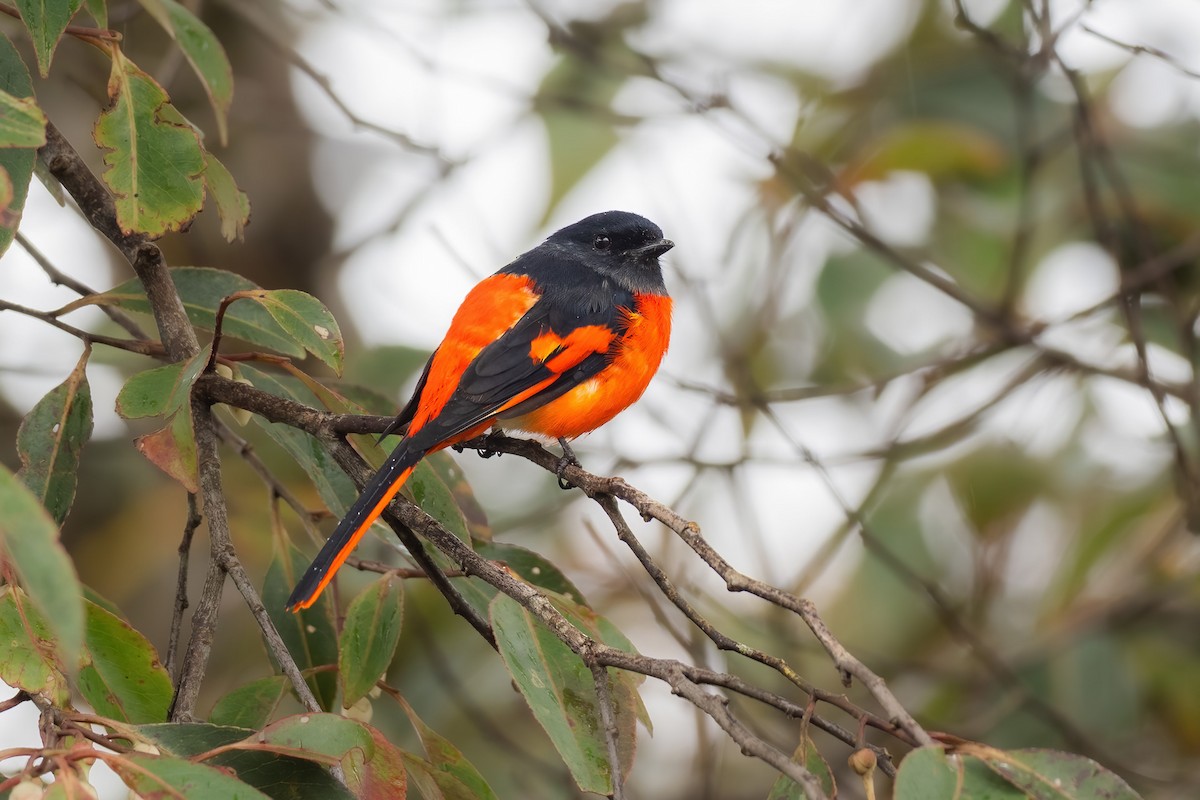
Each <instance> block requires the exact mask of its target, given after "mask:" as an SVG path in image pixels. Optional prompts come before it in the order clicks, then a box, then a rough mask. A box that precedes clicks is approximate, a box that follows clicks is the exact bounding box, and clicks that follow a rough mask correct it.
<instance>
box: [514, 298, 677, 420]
mask: <svg viewBox="0 0 1200 800" xmlns="http://www.w3.org/2000/svg"><path fill="white" fill-rule="evenodd" d="M624 313H625V314H626V315H627V318H628V322H629V327H628V329H627V330H626V332H625V335H624V336H622V337H621V338H620V339H617V340H616V341H615V342H613V345H612V346H611V347H610V350H609V356H610V358H611V361H610V362H609V364H608V366H607V367H605V368H604V369H603V370H601V372H600V373H599V374H598V375H596V376H595V377H594V378H592V379H591V380H588V381H584V382H583V383H581V384H580V385H579V386H576V387H575V388H574V389H572V390H571V391H569V392H567V393H566V394H564V395H563V396H562V397H558V398H555V399H554V400H551V401H550V402H549V403H547V404H546V405H544V406H542V407H541V408H539V409H536V410H535V411H531V412H529V413H528V414H525V415H523V416H521V417H517V418H515V419H511V420H505V421H504V423H503V424H504V427H505V428H510V429H514V430H522V431H529V432H530V433H540V434H543V435H546V436H553V437H555V438H558V437H562V438H566V439H573V438H575V437H576V436H580V435H582V434H585V433H587V432H589V431H592V430H595V429H596V428H599V427H600V426H601V425H603V424H604V423H606V422H608V421H609V420H610V419H612V418H613V417H615V416H616V415H617V414H619V413H621V412H622V411H624V410H625V409H626V408H628V407H629V406H630V405H632V404H633V403H634V402H635V401H636V400H637V399H638V398H639V397H641V396H642V393H643V392H644V391H646V387H647V386H648V385H649V384H650V379H651V378H653V377H654V373H655V372H657V371H658V365H659V364H660V363H662V358H663V355H664V354H665V353H666V352H667V344H668V343H669V341H670V339H671V298H669V297H665V296H663V295H651V294H642V295H636V296H635V297H634V308H633V309H630V310H627V311H624Z"/></svg>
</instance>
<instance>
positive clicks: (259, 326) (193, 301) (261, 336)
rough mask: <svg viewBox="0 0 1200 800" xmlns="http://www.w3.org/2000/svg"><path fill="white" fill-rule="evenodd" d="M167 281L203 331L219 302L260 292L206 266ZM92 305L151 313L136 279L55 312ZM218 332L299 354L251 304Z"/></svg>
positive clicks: (181, 270)
mask: <svg viewBox="0 0 1200 800" xmlns="http://www.w3.org/2000/svg"><path fill="white" fill-rule="evenodd" d="M2 153H3V151H0V154H2ZM171 281H172V282H173V283H174V284H175V290H176V291H177V292H179V299H180V300H182V301H183V310H184V311H186V312H187V315H188V321H190V322H191V323H192V324H193V325H195V326H196V327H197V328H200V329H201V330H206V331H211V330H213V329H214V328H215V327H216V319H217V309H218V308H219V307H220V305H221V300H222V299H224V298H225V297H227V296H229V295H231V294H233V293H234V292H244V291H249V290H253V289H257V288H259V287H258V286H257V284H255V283H254V282H253V281H250V280H247V279H246V278H243V277H242V276H241V275H237V274H234V273H232V272H226V271H225V270H220V269H213V268H211V267H176V268H174V269H172V270H171ZM91 305H102V306H119V307H121V308H123V309H125V310H127V311H133V312H135V313H139V314H151V313H152V309H151V308H150V301H149V300H147V299H146V290H145V289H143V288H142V283H141V281H139V280H138V279H137V278H133V279H131V280H128V281H125V283H122V284H121V285H119V286H114V287H113V288H112V289H109V290H108V291H107V292H101V293H100V294H91V295H88V296H87V297H81V298H79V299H78V300H75V301H74V302H71V303H68V304H67V305H65V306H63V307H62V308H60V309H58V311H56V312H55V314H56V316H62V315H63V314H66V313H69V312H71V311H74V310H76V309H78V308H82V307H84V306H91ZM221 329H222V331H224V333H225V335H226V336H236V337H237V338H239V339H243V340H245V341H247V342H251V343H252V344H256V345H260V346H262V347H267V348H270V349H271V350H274V351H275V352H277V353H283V354H284V355H289V356H302V355H304V348H303V347H301V346H300V345H298V344H296V343H295V342H294V341H292V338H291V336H289V335H288V334H287V333H285V332H284V330H283V329H282V328H280V327H279V324H278V323H276V322H275V320H274V319H272V318H271V315H270V314H269V313H267V310H266V309H264V308H262V307H261V306H259V305H257V304H256V303H234V304H233V305H231V306H229V308H227V309H226V310H225V317H224V319H223V320H222V324H221Z"/></svg>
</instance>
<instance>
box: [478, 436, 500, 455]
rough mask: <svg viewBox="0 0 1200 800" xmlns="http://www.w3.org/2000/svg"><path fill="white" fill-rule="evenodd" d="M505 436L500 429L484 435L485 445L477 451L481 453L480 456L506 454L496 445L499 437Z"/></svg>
mask: <svg viewBox="0 0 1200 800" xmlns="http://www.w3.org/2000/svg"><path fill="white" fill-rule="evenodd" d="M503 437H504V434H503V433H501V432H500V431H497V430H491V431H488V432H487V434H486V435H484V437H483V447H481V448H479V450H477V451H476V452H478V453H479V457H480V458H491V457H492V456H501V455H504V454H503V453H502V452H500V448H498V447H496V442H497V441H498V439H500V438H503Z"/></svg>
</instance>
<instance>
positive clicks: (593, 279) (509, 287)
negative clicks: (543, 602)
mask: <svg viewBox="0 0 1200 800" xmlns="http://www.w3.org/2000/svg"><path fill="white" fill-rule="evenodd" d="M674 246H675V244H674V242H672V241H671V240H670V239H666V238H664V237H663V232H662V229H661V228H659V227H658V226H657V225H655V224H654V223H653V222H651V221H650V220H648V219H646V218H645V217H642V216H639V215H637V214H634V213H630V212H627V211H605V212H601V213H598V214H593V215H591V216H589V217H585V218H584V219H582V220H580V221H578V222H576V223H574V224H572V225H568V226H566V227H565V228H562V229H561V230H558V231H556V232H554V233H553V234H551V235H550V236H549V237H548V238H547V239H546V240H545V241H544V242H542V243H541V244H539V245H537V246H536V247H534V248H533V249H531V250H529V251H527V252H525V253H524V254H522V255H520V256H518V257H517V258H516V259H514V260H513V261H512V262H510V263H509V264H508V265H507V266H505V267H503V268H501V269H500V270H499V271H498V272H496V273H494V274H493V275H490V276H489V277H487V278H484V279H483V280H482V281H480V282H479V283H478V284H476V285H475V287H474V288H473V289H471V291H470V292H468V293H467V296H466V297H465V298H464V299H463V301H462V304H461V305H460V306H459V308H458V311H457V312H455V314H454V317H453V319H452V321H451V322H450V328H449V330H448V331H447V332H446V335H445V338H444V339H443V340H442V342H441V344H439V345H438V347H437V349H436V350H434V352H433V354H432V355H431V356H430V358H429V361H428V362H427V363H426V364H425V368H424V370H423V372H422V373H421V376H420V378H419V379H418V381H417V385H416V388H415V389H414V391H413V394H412V398H411V399H410V400H409V401H408V403H407V405H405V407H404V408H403V409H402V410H401V411H400V414H399V415H398V416H397V417H396V418H395V420H393V421H392V423H391V424H390V425H389V427H388V429H387V433H391V432H394V431H397V430H400V429H404V428H406V430H404V435H403V438H402V439H401V440H400V442H399V443H398V444H397V445H396V447H395V449H393V450H392V453H391V455H389V456H388V458H387V461H385V462H384V464H383V466H381V467H380V468H379V470H378V471H377V472H376V473H375V475H374V476H373V477H372V478H371V479H370V481H368V482H367V484H366V485H365V486H364V487H363V490H362V493H361V494H360V495H359V497H358V499H357V500H355V502H354V504H353V505H352V506H351V507H350V509H349V511H347V512H346V515H345V516H344V517H343V518H342V519H341V521H340V522H339V523H338V525H337V527H336V528H335V529H334V531H333V533H332V534H331V535H330V537H329V539H328V540H327V541H326V542H325V545H324V546H323V547H322V548H321V551H320V553H318V555H317V557H316V558H315V559H314V560H313V562H312V564H311V565H310V566H309V568H308V569H307V570H306V571H305V573H304V575H303V576H301V578H300V580H299V581H298V582H297V584H296V588H295V590H294V591H293V592H292V594H291V596H290V597H289V598H288V601H287V609H288V610H289V611H300V610H302V609H305V608H308V607H309V606H311V605H312V604H313V603H315V602H316V601H317V598H318V597H319V596H320V595H321V593H322V592H323V591H324V590H325V588H326V587H327V586H328V585H329V582H330V581H331V580H332V579H333V576H334V574H335V573H336V572H337V570H338V568H339V567H341V565H342V564H343V563H344V562H345V560H346V558H347V556H349V555H350V552H351V551H352V550H353V549H354V547H355V545H356V544H357V543H358V541H359V540H360V539H361V538H362V536H363V534H364V533H365V532H366V531H367V529H368V528H370V526H371V524H372V523H373V522H374V521H375V519H376V518H378V517H379V515H380V514H381V513H383V510H384V509H385V508H386V507H387V505H388V503H390V502H391V500H392V498H393V497H394V496H395V495H396V493H397V492H398V491H400V489H401V487H403V486H404V483H405V481H406V480H408V477H409V476H410V475H411V474H412V472H413V470H414V469H415V468H416V466H417V464H418V463H419V462H420V461H421V459H422V458H424V457H425V456H427V455H429V454H431V453H434V452H436V451H438V450H441V449H443V448H446V447H450V446H452V445H455V444H458V443H461V442H465V441H468V440H470V439H473V438H475V437H476V436H480V435H482V434H484V433H486V432H487V431H488V430H489V429H492V428H501V429H504V430H506V431H523V432H527V433H532V434H538V435H541V436H546V437H551V438H553V439H557V440H558V441H559V443H560V444H561V445H562V446H563V450H564V456H563V458H564V462H560V464H564V465H565V463H569V461H570V460H573V459H574V454H573V453H572V452H571V450H570V447H569V445H568V441H569V440H572V439H575V438H576V437H578V436H581V435H583V434H585V433H588V432H590V431H593V430H595V429H596V428H598V427H600V426H601V425H603V424H604V423H606V422H608V421H609V420H611V419H612V418H613V417H615V416H616V415H617V414H619V413H620V412H621V411H623V410H625V409H626V408H627V407H629V406H630V405H632V404H633V403H634V402H635V401H637V399H638V398H639V397H641V395H642V393H643V392H644V391H645V390H646V387H647V386H648V385H649V384H650V380H651V378H653V377H654V374H655V372H657V371H658V367H659V365H660V364H661V363H662V359H663V356H664V355H665V353H666V351H667V346H668V344H669V343H670V338H671V308H672V302H671V298H670V296H669V295H668V293H667V287H666V283H665V281H664V279H663V273H662V267H661V265H660V263H659V257H660V256H662V255H663V254H664V253H666V252H667V251H669V250H670V249H671V248H672V247H674ZM406 426H407V427H406ZM560 472H561V469H560Z"/></svg>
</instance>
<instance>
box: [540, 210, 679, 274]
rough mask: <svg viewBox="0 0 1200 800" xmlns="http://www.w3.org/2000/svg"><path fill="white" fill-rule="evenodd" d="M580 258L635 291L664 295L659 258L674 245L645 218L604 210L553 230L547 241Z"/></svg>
mask: <svg viewBox="0 0 1200 800" xmlns="http://www.w3.org/2000/svg"><path fill="white" fill-rule="evenodd" d="M546 241H547V243H548V244H551V245H557V246H559V247H562V248H564V249H567V250H569V251H571V252H572V253H574V254H576V255H578V256H580V257H581V259H582V260H583V261H584V262H585V263H586V264H587V265H588V267H589V268H591V269H593V270H595V271H596V272H598V273H600V274H601V275H604V276H605V277H607V278H611V279H612V280H613V281H614V282H615V283H617V284H618V285H619V286H621V287H622V288H624V289H627V290H629V291H631V292H634V293H635V294H636V293H646V292H650V293H654V294H665V293H666V285H665V284H664V283H663V277H662V268H661V267H660V266H659V263H658V258H659V256H661V255H662V254H663V253H665V252H667V251H668V250H670V249H671V248H672V247H674V246H675V243H674V242H672V241H671V240H670V239H664V238H663V232H662V228H659V227H658V226H657V225H655V224H654V223H653V222H651V221H650V220H648V219H646V218H645V217H642V216H638V215H637V214H632V213H630V212H628V211H603V212H601V213H599V214H592V215H591V216H590V217H584V218H583V219H581V220H580V221H579V222H576V223H575V224H573V225H568V226H567V227H565V228H563V229H561V230H559V231H557V232H555V233H554V234H553V235H551V236H550V238H549V239H547V240H546Z"/></svg>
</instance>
